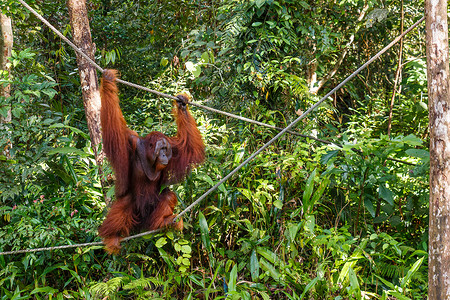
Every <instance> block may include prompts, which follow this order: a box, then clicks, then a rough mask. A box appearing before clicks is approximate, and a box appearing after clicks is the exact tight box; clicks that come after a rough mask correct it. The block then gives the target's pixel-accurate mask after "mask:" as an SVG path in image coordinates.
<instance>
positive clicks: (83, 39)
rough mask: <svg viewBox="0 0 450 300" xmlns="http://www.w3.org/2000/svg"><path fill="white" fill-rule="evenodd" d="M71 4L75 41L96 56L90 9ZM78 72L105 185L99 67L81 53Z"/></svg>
mask: <svg viewBox="0 0 450 300" xmlns="http://www.w3.org/2000/svg"><path fill="white" fill-rule="evenodd" d="M67 8H68V10H69V16H70V26H71V28H72V35H73V42H74V44H75V45H76V46H77V47H78V48H80V49H81V50H82V51H83V52H84V53H85V54H86V55H88V56H89V58H91V59H92V60H94V54H95V45H94V44H93V43H92V38H91V30H90V27H89V20H88V15H87V9H86V1H85V0H68V1H67ZM77 65H78V73H79V75H80V82H81V91H82V93H83V103H84V111H85V114H86V121H87V126H88V129H89V134H90V137H91V143H92V148H93V150H94V155H95V159H96V161H97V165H98V166H99V168H100V177H101V184H102V187H104V186H105V180H104V179H103V176H102V173H103V172H102V164H103V160H104V155H103V152H102V151H100V150H99V147H98V146H99V144H100V142H101V131H100V108H101V100H100V91H99V87H98V79H97V71H96V69H95V67H94V66H92V65H91V64H90V63H89V62H88V61H87V60H86V59H84V58H83V57H82V56H81V55H79V54H78V53H77ZM103 194H104V196H105V201H107V202H108V199H107V197H106V191H105V189H104V188H103Z"/></svg>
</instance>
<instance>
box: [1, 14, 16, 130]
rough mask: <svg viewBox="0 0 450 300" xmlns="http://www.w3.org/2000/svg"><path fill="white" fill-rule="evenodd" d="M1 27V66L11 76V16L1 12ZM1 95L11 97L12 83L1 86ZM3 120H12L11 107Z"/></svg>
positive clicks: (2, 117)
mask: <svg viewBox="0 0 450 300" xmlns="http://www.w3.org/2000/svg"><path fill="white" fill-rule="evenodd" d="M0 23H1V24H0V26H1V27H0V28H1V39H0V42H1V49H2V55H1V56H0V68H1V70H2V71H6V72H8V78H11V75H10V72H11V66H10V65H9V64H8V58H9V57H11V50H12V47H13V32H12V24H11V18H10V17H8V16H6V15H4V14H0ZM0 92H1V96H2V97H5V98H9V97H10V96H11V85H10V84H8V85H7V86H3V85H1V86H0ZM0 120H1V121H2V122H11V107H10V108H9V109H8V114H7V116H6V117H4V116H0Z"/></svg>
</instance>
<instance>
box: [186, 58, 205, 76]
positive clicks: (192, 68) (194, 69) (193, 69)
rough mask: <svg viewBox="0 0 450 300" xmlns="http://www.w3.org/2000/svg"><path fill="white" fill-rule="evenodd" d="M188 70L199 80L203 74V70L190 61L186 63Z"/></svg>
mask: <svg viewBox="0 0 450 300" xmlns="http://www.w3.org/2000/svg"><path fill="white" fill-rule="evenodd" d="M185 66H186V69H187V70H188V71H189V72H190V73H191V74H192V75H194V77H195V78H198V77H199V76H200V74H201V73H202V69H201V67H200V66H199V65H197V64H195V65H194V63H192V62H190V61H188V62H186V64H185Z"/></svg>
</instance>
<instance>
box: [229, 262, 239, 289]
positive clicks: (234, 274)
mask: <svg viewBox="0 0 450 300" xmlns="http://www.w3.org/2000/svg"><path fill="white" fill-rule="evenodd" d="M236 279H237V264H234V266H233V269H232V270H231V273H230V280H229V281H228V291H229V292H235V291H236Z"/></svg>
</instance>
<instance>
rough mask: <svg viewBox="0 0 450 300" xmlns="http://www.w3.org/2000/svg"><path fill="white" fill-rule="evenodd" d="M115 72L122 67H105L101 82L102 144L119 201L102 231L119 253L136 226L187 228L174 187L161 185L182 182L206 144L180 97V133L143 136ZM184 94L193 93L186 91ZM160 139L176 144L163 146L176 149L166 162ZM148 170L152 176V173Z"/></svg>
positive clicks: (176, 112) (201, 156)
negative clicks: (130, 118)
mask: <svg viewBox="0 0 450 300" xmlns="http://www.w3.org/2000/svg"><path fill="white" fill-rule="evenodd" d="M116 77H117V71H115V70H105V72H104V74H103V79H102V84H101V88H100V93H101V98H102V108H101V123H102V130H103V149H104V152H105V154H106V156H107V157H108V159H109V161H110V163H111V165H112V167H113V169H114V172H115V174H116V201H115V202H114V203H113V205H112V206H111V209H110V211H109V213H108V215H107V216H106V219H105V220H104V222H103V224H102V225H101V226H100V228H99V234H100V236H101V237H103V240H104V243H105V245H106V250H107V251H108V252H109V253H114V254H117V253H118V252H119V250H120V240H121V239H122V238H123V237H125V236H128V235H129V234H130V233H131V232H132V231H136V230H153V229H157V228H161V227H165V226H172V227H174V228H175V229H178V230H182V229H183V221H182V220H181V219H180V221H179V222H177V223H176V224H173V219H174V218H175V216H176V215H174V214H173V210H174V208H175V206H176V204H177V197H176V195H175V193H173V192H171V191H170V190H169V189H167V188H166V189H164V190H163V191H162V192H160V191H161V187H162V186H163V185H167V184H172V183H177V182H180V181H181V180H183V178H184V177H185V176H186V174H187V173H188V172H189V171H190V170H191V168H192V167H194V166H195V165H198V164H199V163H201V162H202V161H203V160H204V158H205V146H204V145H203V141H202V137H201V135H200V131H199V130H198V128H197V124H196V122H195V120H194V118H193V117H192V116H191V114H190V113H189V110H188V109H187V108H183V107H182V106H180V105H178V104H177V102H175V103H174V110H173V113H174V116H175V119H176V124H177V126H178V131H177V135H176V136H175V137H167V136H165V135H164V134H162V133H160V132H156V131H155V132H151V133H150V134H148V135H147V136H146V137H144V138H142V137H139V136H138V135H137V134H136V132H134V131H132V130H130V129H129V128H128V127H127V124H126V121H125V119H124V117H123V114H122V111H121V109H120V105H119V98H118V96H117V92H118V89H117V86H116V83H115V80H116ZM183 97H185V98H187V99H186V100H188V99H189V98H188V97H187V95H183ZM161 139H166V140H167V141H168V143H169V144H170V146H171V149H170V150H168V149H166V148H164V149H163V150H161V151H163V152H162V153H163V155H165V154H167V155H168V154H169V153H170V154H171V155H170V159H169V161H168V163H167V164H161V163H159V161H158V159H159V158H160V157H161V156H160V155H161V154H160V153H161V152H160V153H156V150H155V145H157V142H158V141H159V140H161ZM138 145H141V146H142V145H143V147H145V153H144V154H142V153H140V152H139V149H142V148H139V146H138ZM156 148H157V147H156ZM142 160H145V163H146V164H145V163H142ZM147 166H150V168H147ZM149 169H151V170H150V171H149ZM148 172H150V173H151V174H152V176H150V177H149V176H148ZM153 175H155V176H153ZM149 178H152V179H153V178H156V179H155V180H150V179H149Z"/></svg>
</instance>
